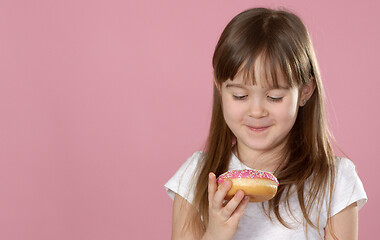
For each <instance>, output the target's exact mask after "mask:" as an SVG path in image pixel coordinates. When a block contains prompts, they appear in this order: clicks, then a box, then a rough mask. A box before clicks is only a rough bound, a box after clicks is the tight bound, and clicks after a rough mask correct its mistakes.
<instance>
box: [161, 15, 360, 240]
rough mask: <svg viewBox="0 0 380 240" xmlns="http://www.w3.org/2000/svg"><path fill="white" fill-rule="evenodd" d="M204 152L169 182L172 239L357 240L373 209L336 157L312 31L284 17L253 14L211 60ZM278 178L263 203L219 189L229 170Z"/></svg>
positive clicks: (233, 25)
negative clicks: (366, 209)
mask: <svg viewBox="0 0 380 240" xmlns="http://www.w3.org/2000/svg"><path fill="white" fill-rule="evenodd" d="M213 68H214V82H215V86H214V100H213V111H212V119H211V125H210V132H209V136H208V139H207V144H206V146H205V149H204V151H203V152H196V153H194V154H193V155H192V156H191V157H190V158H189V159H188V160H187V161H186V163H185V164H183V165H182V167H181V168H180V169H179V170H178V171H177V173H176V174H175V175H174V176H173V177H172V178H171V179H170V180H169V181H168V183H166V185H165V187H166V189H167V192H168V193H169V195H170V196H171V197H172V198H173V199H174V206H173V231H172V239H204V240H206V239H217V240H222V239H293V240H294V239H357V238H358V210H359V209H360V208H361V207H362V206H363V205H364V203H365V202H366V200H367V196H366V193H365V191H364V188H363V185H362V183H361V181H360V179H359V177H358V176H357V174H356V172H355V166H354V165H353V163H352V162H351V161H350V160H348V159H347V158H338V157H335V156H334V153H333V150H332V147H331V144H330V140H329V139H332V136H331V135H330V134H329V131H328V128H327V125H326V118H325V109H324V92H323V86H322V82H321V77H320V74H319V70H318V66H317V61H316V57H315V53H314V50H313V46H312V43H311V40H310V37H309V34H308V31H307V29H306V27H305V26H304V24H303V23H302V22H301V20H300V19H299V18H298V17H297V16H296V15H294V14H292V13H290V12H288V11H285V10H272V9H264V8H256V9H249V10H247V11H244V12H242V13H240V14H238V15H237V16H236V17H235V18H233V19H232V20H231V22H230V23H229V24H228V25H227V26H226V28H225V29H224V31H223V33H222V35H221V37H220V39H219V42H218V44H217V46H216V49H215V53H214V56H213ZM244 168H247V169H260V170H265V171H269V172H272V173H274V175H275V176H276V177H277V178H278V180H279V182H280V185H279V188H278V191H277V194H276V196H275V197H274V198H273V199H271V200H269V201H267V202H264V203H248V199H247V197H245V196H244V192H242V191H239V192H237V193H236V194H235V196H234V197H233V198H232V199H231V200H230V201H228V202H226V201H224V197H225V195H226V193H227V192H228V190H229V189H230V187H231V182H228V181H227V182H225V183H224V184H223V185H222V186H221V187H219V188H218V187H217V184H216V176H218V175H220V174H222V173H224V172H225V171H227V170H230V169H244Z"/></svg>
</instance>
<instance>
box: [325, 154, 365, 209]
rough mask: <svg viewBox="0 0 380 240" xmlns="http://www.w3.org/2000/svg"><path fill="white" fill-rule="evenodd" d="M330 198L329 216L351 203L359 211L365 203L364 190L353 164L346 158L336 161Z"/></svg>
mask: <svg viewBox="0 0 380 240" xmlns="http://www.w3.org/2000/svg"><path fill="white" fill-rule="evenodd" d="M334 185H335V188H334V192H333V196H332V197H333V198H332V206H331V207H332V208H331V216H334V215H335V214H337V213H339V212H340V211H342V210H343V209H345V208H346V207H348V206H349V205H351V204H352V203H355V202H356V203H357V206H358V209H361V208H362V207H363V206H364V204H365V203H366V202H367V194H366V192H365V190H364V187H363V183H362V182H361V180H360V178H359V176H358V174H357V172H356V168H355V165H354V163H353V162H352V161H351V160H349V159H347V158H338V159H337V173H336V179H335V184H334Z"/></svg>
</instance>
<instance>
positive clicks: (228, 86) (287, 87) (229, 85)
mask: <svg viewBox="0 0 380 240" xmlns="http://www.w3.org/2000/svg"><path fill="white" fill-rule="evenodd" d="M231 87H235V88H242V89H247V88H246V87H245V85H242V84H239V83H228V84H227V85H226V88H231ZM268 89H269V90H272V89H285V90H287V89H290V87H289V86H285V87H284V86H278V87H274V86H270V87H268Z"/></svg>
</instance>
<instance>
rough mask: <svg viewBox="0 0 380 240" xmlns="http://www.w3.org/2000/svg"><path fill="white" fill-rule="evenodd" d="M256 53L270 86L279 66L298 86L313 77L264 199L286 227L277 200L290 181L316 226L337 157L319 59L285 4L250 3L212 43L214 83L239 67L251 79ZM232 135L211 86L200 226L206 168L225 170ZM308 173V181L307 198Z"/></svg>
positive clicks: (199, 189)
mask: <svg viewBox="0 0 380 240" xmlns="http://www.w3.org/2000/svg"><path fill="white" fill-rule="evenodd" d="M259 55H260V56H262V57H263V59H265V60H266V61H264V64H265V69H268V70H269V72H270V74H269V76H271V77H270V78H271V80H272V82H273V85H274V86H276V85H278V82H277V77H276V76H277V74H276V73H277V69H280V70H281V71H282V73H283V75H284V76H285V79H286V80H287V82H288V84H289V86H296V87H299V88H300V87H302V86H303V85H305V84H307V83H309V81H315V84H316V88H315V90H314V93H313V95H312V96H311V98H310V99H309V100H308V102H307V104H306V105H305V106H303V107H300V108H299V111H298V115H297V119H296V121H295V124H294V126H293V128H292V129H291V131H290V132H289V134H288V141H287V143H286V147H285V148H284V149H283V152H282V159H284V160H285V159H287V161H286V163H285V164H284V166H283V167H282V168H281V169H280V170H279V171H278V172H276V173H275V174H276V176H277V178H278V180H279V182H280V185H279V187H278V192H277V194H276V196H275V197H274V198H273V199H271V200H270V201H269V202H268V209H267V215H268V217H269V218H270V219H271V220H272V218H271V214H270V213H274V215H275V217H276V218H277V219H278V220H279V221H280V222H281V223H282V224H283V225H284V226H285V227H289V225H288V223H287V222H286V221H285V220H284V219H283V218H282V216H281V214H280V205H281V204H282V203H285V204H284V206H288V204H286V203H288V200H289V196H290V195H291V192H290V187H291V186H294V187H295V189H296V194H297V196H298V200H299V205H300V208H301V210H302V213H303V217H304V219H305V220H306V227H307V226H308V225H310V226H312V227H314V228H318V227H319V226H318V223H315V222H313V221H312V220H311V218H310V212H311V209H312V208H313V207H315V206H317V209H319V211H321V209H322V203H323V199H324V197H325V196H326V194H327V196H331V195H332V194H331V193H332V188H333V185H334V178H335V174H334V173H335V157H334V153H333V150H332V146H331V143H330V142H331V141H333V137H332V135H331V134H330V131H329V130H328V124H327V122H326V121H327V120H326V113H325V108H324V107H325V104H324V99H325V96H324V90H323V86H322V82H321V77H320V74H319V69H318V65H317V60H316V57H315V53H314V49H313V45H312V42H311V39H310V36H309V33H308V31H307V29H306V27H305V26H304V24H303V23H302V21H301V20H300V18H299V17H297V16H296V15H295V14H293V13H291V12H289V11H287V10H273V9H266V8H254V9H249V10H246V11H244V12H242V13H240V14H238V15H237V16H236V17H234V18H233V19H232V20H231V21H230V22H229V23H228V25H227V26H226V28H225V29H224V31H223V33H222V35H221V36H220V39H219V41H218V44H217V46H216V48H215V52H214V56H213V62H212V63H213V68H214V78H215V82H216V85H219V86H221V85H222V83H223V82H224V81H226V80H228V79H231V80H233V79H234V77H235V76H236V74H237V73H238V72H239V71H241V70H242V71H245V72H246V73H247V74H246V76H250V78H251V81H252V82H253V84H255V80H254V74H253V69H254V66H253V63H254V62H255V60H256V59H257V58H258V56H259ZM235 140H236V139H235V136H234V134H233V133H232V132H231V130H230V129H229V127H228V126H227V124H226V122H225V120H224V117H223V112H222V105H221V96H220V93H219V91H218V88H217V86H214V95H213V110H212V117H211V124H210V130H209V135H208V139H207V142H206V145H205V149H204V154H203V158H202V160H201V161H200V166H199V168H198V169H199V171H198V172H197V174H196V179H197V180H196V182H197V183H196V187H195V192H194V196H195V197H194V205H195V206H196V208H197V210H198V214H200V215H201V217H202V219H203V221H202V224H203V225H202V227H203V230H205V229H206V228H207V224H208V219H209V216H208V191H207V184H205V183H207V182H208V174H209V173H210V172H214V173H215V174H216V176H218V175H220V174H222V173H223V172H225V171H227V170H228V169H227V168H228V165H229V162H230V157H231V152H232V148H233V143H234V141H235ZM307 179H310V181H311V184H310V189H307V195H306V196H307V197H306V198H305V195H304V194H305V191H306V188H305V183H306V180H307ZM326 189H329V192H327V191H326ZM329 202H331V201H329ZM316 204H317V205H316ZM263 207H264V204H263ZM330 209H331V204H329V206H328V212H329V213H328V216H330ZM289 211H290V209H289ZM198 216H199V215H198ZM195 217H196V216H195V215H194V216H192V217H191V218H189V222H188V224H189V225H191V223H194V222H196V221H194V220H195V219H194V218H195ZM318 222H319V221H318Z"/></svg>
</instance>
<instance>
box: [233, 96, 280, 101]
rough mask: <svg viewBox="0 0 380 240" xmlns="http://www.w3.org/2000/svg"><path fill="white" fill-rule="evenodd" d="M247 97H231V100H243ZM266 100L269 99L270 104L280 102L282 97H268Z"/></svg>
mask: <svg viewBox="0 0 380 240" xmlns="http://www.w3.org/2000/svg"><path fill="white" fill-rule="evenodd" d="M247 97H248V95H244V96H236V95H233V98H234V99H235V100H244V99H246V98H247ZM268 98H269V99H270V101H272V102H281V101H282V97H269V96H268Z"/></svg>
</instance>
